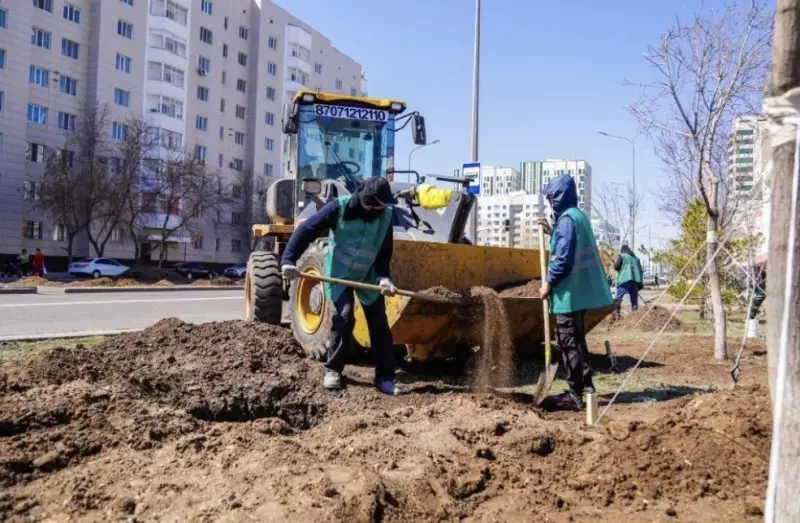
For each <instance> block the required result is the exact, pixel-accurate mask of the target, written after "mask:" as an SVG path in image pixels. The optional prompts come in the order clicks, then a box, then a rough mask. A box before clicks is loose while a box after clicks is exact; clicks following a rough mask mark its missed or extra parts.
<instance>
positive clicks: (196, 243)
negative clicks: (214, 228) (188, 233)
mask: <svg viewBox="0 0 800 523" xmlns="http://www.w3.org/2000/svg"><path fill="white" fill-rule="evenodd" d="M202 248H203V237H202V236H200V235H199V234H193V235H192V249H202Z"/></svg>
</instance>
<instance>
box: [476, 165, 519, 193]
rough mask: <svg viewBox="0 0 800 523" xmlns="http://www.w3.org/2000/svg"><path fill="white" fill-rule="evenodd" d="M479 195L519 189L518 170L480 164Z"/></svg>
mask: <svg viewBox="0 0 800 523" xmlns="http://www.w3.org/2000/svg"><path fill="white" fill-rule="evenodd" d="M480 187H481V196H496V195H500V194H508V193H511V192H515V191H519V172H517V170H516V169H513V168H511V167H502V166H499V165H481V179H480Z"/></svg>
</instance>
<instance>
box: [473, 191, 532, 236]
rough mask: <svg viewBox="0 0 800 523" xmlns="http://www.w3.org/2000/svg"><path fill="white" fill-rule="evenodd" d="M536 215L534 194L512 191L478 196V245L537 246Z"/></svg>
mask: <svg viewBox="0 0 800 523" xmlns="http://www.w3.org/2000/svg"><path fill="white" fill-rule="evenodd" d="M538 216H539V197H538V196H537V195H533V194H527V193H525V192H524V191H515V192H511V193H507V194H499V195H494V196H481V197H480V198H479V199H478V245H493V246H501V247H508V246H512V247H517V248H523V249H538V248H539V236H538V234H539V229H538V224H537V222H538ZM506 220H508V227H506V225H505V224H506Z"/></svg>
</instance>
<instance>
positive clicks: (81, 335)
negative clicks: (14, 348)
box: [0, 329, 144, 342]
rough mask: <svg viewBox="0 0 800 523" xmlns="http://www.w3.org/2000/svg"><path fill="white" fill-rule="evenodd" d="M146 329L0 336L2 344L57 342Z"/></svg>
mask: <svg viewBox="0 0 800 523" xmlns="http://www.w3.org/2000/svg"><path fill="white" fill-rule="evenodd" d="M143 330H144V329H117V330H105V331H83V332H54V333H52V334H23V335H19V336H16V335H12V336H0V342H10V341H42V340H57V339H65V340H67V339H71V338H91V337H94V336H116V335H117V334H125V333H127V332H140V331H143Z"/></svg>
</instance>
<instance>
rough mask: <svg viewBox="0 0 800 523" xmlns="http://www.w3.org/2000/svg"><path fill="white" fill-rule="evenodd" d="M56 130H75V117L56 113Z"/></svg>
mask: <svg viewBox="0 0 800 523" xmlns="http://www.w3.org/2000/svg"><path fill="white" fill-rule="evenodd" d="M58 128H59V129H61V130H64V131H74V130H75V115H74V114H69V113H62V112H59V113H58Z"/></svg>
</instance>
